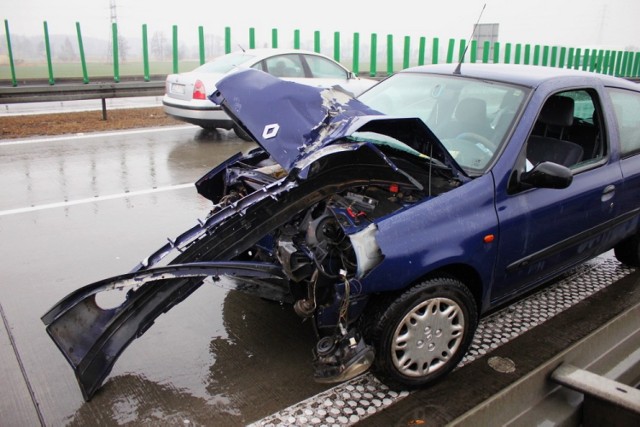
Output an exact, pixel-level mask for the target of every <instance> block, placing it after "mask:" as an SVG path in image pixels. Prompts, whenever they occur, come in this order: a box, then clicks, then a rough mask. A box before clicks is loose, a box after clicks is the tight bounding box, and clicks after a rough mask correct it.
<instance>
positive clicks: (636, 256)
mask: <svg viewBox="0 0 640 427" xmlns="http://www.w3.org/2000/svg"><path fill="white" fill-rule="evenodd" d="M613 253H614V254H615V256H616V259H617V260H618V261H620V262H621V263H623V264H626V265H628V266H629V267H640V234H635V235H634V236H631V237H629V238H627V239H625V240H623V241H622V242H620V243H618V244H617V245H616V246H615V247H614V248H613Z"/></svg>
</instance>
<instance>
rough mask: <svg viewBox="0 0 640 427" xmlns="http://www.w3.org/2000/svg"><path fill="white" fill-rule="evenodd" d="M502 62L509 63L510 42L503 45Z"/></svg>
mask: <svg viewBox="0 0 640 427" xmlns="http://www.w3.org/2000/svg"><path fill="white" fill-rule="evenodd" d="M504 63H505V64H511V43H506V44H505V45H504Z"/></svg>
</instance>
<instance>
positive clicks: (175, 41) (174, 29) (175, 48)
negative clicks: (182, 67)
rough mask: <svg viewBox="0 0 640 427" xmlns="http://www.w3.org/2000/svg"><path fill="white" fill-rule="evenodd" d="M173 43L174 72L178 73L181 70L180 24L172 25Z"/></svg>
mask: <svg viewBox="0 0 640 427" xmlns="http://www.w3.org/2000/svg"><path fill="white" fill-rule="evenodd" d="M171 44H172V49H171V50H172V52H173V54H172V57H173V73H174V74H177V73H178V72H179V66H178V26H177V25H174V26H173V27H172V37H171Z"/></svg>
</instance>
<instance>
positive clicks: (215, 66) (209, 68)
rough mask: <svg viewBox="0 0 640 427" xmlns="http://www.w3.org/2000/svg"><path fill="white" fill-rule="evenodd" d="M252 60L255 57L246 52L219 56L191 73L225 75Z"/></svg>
mask: <svg viewBox="0 0 640 427" xmlns="http://www.w3.org/2000/svg"><path fill="white" fill-rule="evenodd" d="M253 58H255V55H251V54H250V53H246V52H237V53H230V54H228V55H224V56H220V57H218V58H216V59H214V60H213V61H210V62H207V63H206V64H202V65H201V66H199V67H198V68H196V69H195V70H193V71H195V72H199V73H226V72H228V71H230V70H231V69H232V68H234V67H237V66H238V65H240V64H243V63H245V62H247V61H250V60H251V59H253Z"/></svg>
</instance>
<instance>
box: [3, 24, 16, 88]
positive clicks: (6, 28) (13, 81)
mask: <svg viewBox="0 0 640 427" xmlns="http://www.w3.org/2000/svg"><path fill="white" fill-rule="evenodd" d="M4 34H5V36H6V38H7V53H8V54H9V68H11V86H13V87H15V86H18V79H16V67H15V64H14V62H13V50H12V49H11V34H10V33H9V21H7V20H6V19H5V20H4Z"/></svg>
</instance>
